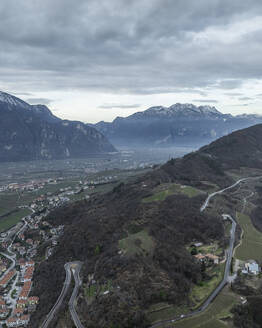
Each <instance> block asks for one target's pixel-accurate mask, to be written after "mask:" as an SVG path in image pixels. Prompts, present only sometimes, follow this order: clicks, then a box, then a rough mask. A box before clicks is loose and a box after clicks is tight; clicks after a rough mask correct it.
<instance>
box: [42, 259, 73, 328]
mask: <svg viewBox="0 0 262 328" xmlns="http://www.w3.org/2000/svg"><path fill="white" fill-rule="evenodd" d="M71 265H72V263H66V264H65V265H64V268H65V270H66V278H65V281H64V286H63V289H62V291H61V293H60V295H59V297H58V299H57V301H56V303H55V305H54V306H53V307H52V309H51V311H50V312H49V313H48V314H47V316H46V318H45V320H44V322H43V323H42V325H41V326H40V327H41V328H47V327H48V325H49V324H50V322H51V321H52V319H53V318H54V315H55V313H56V312H57V311H58V309H59V308H60V306H61V304H62V302H63V300H64V298H65V296H66V294H67V291H68V288H69V286H70V283H71V276H72V274H71Z"/></svg>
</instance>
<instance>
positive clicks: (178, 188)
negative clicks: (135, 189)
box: [142, 183, 203, 203]
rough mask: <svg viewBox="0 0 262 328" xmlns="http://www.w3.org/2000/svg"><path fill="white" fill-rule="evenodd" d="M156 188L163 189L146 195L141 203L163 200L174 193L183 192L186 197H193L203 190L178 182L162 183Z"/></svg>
mask: <svg viewBox="0 0 262 328" xmlns="http://www.w3.org/2000/svg"><path fill="white" fill-rule="evenodd" d="M158 189H163V190H160V191H156V193H155V194H153V195H152V196H150V197H146V198H144V199H143V200H142V202H143V203H150V202H158V201H163V200H165V199H166V198H167V197H168V196H171V195H174V194H178V193H181V194H184V195H186V196H188V197H190V198H191V197H195V196H198V195H200V194H202V193H203V192H202V191H201V190H199V189H196V188H193V187H191V186H185V185H179V184H176V183H174V184H171V185H170V184H167V185H162V186H160V187H158Z"/></svg>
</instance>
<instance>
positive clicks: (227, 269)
mask: <svg viewBox="0 0 262 328" xmlns="http://www.w3.org/2000/svg"><path fill="white" fill-rule="evenodd" d="M259 178H262V177H261V176H259V177H248V178H243V179H239V180H238V181H237V182H235V183H234V184H232V185H231V186H229V187H227V188H224V189H222V190H219V191H216V192H214V193H212V194H210V195H209V196H208V197H207V198H206V200H205V202H204V204H203V205H202V206H201V208H200V212H203V211H204V210H205V209H206V208H207V206H208V205H209V201H210V200H211V198H213V197H214V196H216V195H218V194H222V193H223V192H224V191H227V190H229V189H232V188H234V187H236V186H237V185H238V184H240V183H241V182H244V181H246V180H251V179H259ZM222 216H223V218H224V219H228V220H230V221H231V223H232V228H231V231H230V242H229V247H228V249H227V251H226V256H227V260H226V266H225V271H224V278H223V280H222V281H221V282H220V284H219V285H218V286H217V287H216V288H215V289H214V291H213V292H212V294H211V295H210V296H209V297H208V298H207V299H206V300H205V302H204V303H203V304H202V305H201V306H200V307H199V308H198V309H197V310H196V311H193V312H190V313H188V314H185V315H181V316H179V317H174V318H173V319H169V320H163V321H160V322H157V323H156V324H154V325H153V326H151V328H156V327H163V324H169V323H174V322H176V321H179V320H182V319H185V318H190V317H193V316H195V315H197V314H200V313H201V312H203V311H205V310H206V308H207V307H208V306H209V305H210V303H211V302H212V301H213V300H214V299H215V298H216V297H217V295H218V294H219V293H220V292H221V290H222V289H223V288H224V286H225V285H226V284H227V282H228V278H229V275H230V267H231V262H232V257H233V250H234V243H235V233H236V226H237V224H236V221H235V220H234V219H233V218H232V217H231V216H230V215H229V214H223V215H222Z"/></svg>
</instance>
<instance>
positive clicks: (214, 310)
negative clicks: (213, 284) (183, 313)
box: [163, 288, 238, 328]
mask: <svg viewBox="0 0 262 328" xmlns="http://www.w3.org/2000/svg"><path fill="white" fill-rule="evenodd" d="M237 301H238V296H236V295H235V294H233V293H232V292H231V291H229V290H228V289H227V288H225V289H224V290H223V291H222V292H221V293H220V294H219V295H218V296H217V298H216V299H215V300H214V302H213V303H212V304H211V305H210V306H209V307H208V309H207V310H206V311H205V312H203V313H201V314H199V315H197V316H194V317H193V318H189V319H185V320H181V321H179V322H177V323H175V324H173V327H177V328H207V327H208V328H209V327H212V328H225V327H232V325H231V323H230V321H229V322H228V321H223V320H222V319H230V318H231V317H232V314H231V312H230V309H231V308H232V306H233V305H234V304H235V303H236V302H237ZM163 327H165V326H163ZM166 327H167V326H166ZM168 327H170V324H169V325H168Z"/></svg>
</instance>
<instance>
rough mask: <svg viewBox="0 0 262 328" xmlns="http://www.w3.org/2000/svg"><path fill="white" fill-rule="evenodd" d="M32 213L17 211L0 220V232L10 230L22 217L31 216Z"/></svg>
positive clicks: (24, 209)
mask: <svg viewBox="0 0 262 328" xmlns="http://www.w3.org/2000/svg"><path fill="white" fill-rule="evenodd" d="M31 213H32V212H31V211H30V210H29V209H27V208H23V209H19V210H18V211H15V212H13V213H12V214H10V215H8V216H6V217H3V218H1V219H0V232H3V231H5V230H7V229H10V228H11V227H12V226H13V225H15V224H17V223H18V222H19V221H20V220H21V219H22V218H23V217H25V216H27V215H29V214H31Z"/></svg>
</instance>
